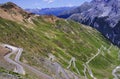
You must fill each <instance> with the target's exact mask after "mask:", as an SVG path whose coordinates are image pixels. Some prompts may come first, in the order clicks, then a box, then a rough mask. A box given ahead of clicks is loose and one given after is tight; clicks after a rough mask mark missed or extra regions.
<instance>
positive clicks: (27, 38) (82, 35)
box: [0, 2, 120, 79]
mask: <svg viewBox="0 0 120 79" xmlns="http://www.w3.org/2000/svg"><path fill="white" fill-rule="evenodd" d="M8 6H12V7H11V8H9V9H6V7H8ZM0 10H1V11H2V13H0V32H1V33H0V43H1V46H0V47H1V48H3V49H4V50H2V49H1V51H0V56H1V59H2V60H0V73H2V74H1V75H0V78H2V79H4V78H7V79H11V78H13V79H113V78H114V77H115V78H118V79H119V77H118V76H119V71H118V69H119V65H120V60H119V51H120V49H119V47H117V46H115V45H114V44H112V43H111V42H110V41H109V40H108V39H106V38H105V37H104V36H103V35H102V34H101V33H100V32H98V31H97V30H96V29H95V28H91V27H89V26H86V25H83V24H80V23H78V22H75V21H73V20H70V19H69V20H68V19H62V18H58V17H55V16H52V15H51V16H48V15H36V14H32V13H29V12H26V11H24V10H23V9H22V8H20V7H18V6H17V5H16V4H14V3H11V2H9V3H6V4H5V5H4V4H3V5H2V8H1V7H0ZM11 12H12V13H11ZM21 12H22V13H23V14H22V13H21ZM13 13H14V14H16V15H13ZM5 14H7V16H9V17H4V16H3V15H5ZM5 16H6V15H5ZM21 17H22V18H21ZM16 19H17V20H16Z"/></svg>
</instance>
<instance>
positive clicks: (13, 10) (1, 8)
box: [0, 2, 30, 22]
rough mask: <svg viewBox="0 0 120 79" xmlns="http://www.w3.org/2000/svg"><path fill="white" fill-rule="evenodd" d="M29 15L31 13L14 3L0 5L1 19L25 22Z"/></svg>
mask: <svg viewBox="0 0 120 79" xmlns="http://www.w3.org/2000/svg"><path fill="white" fill-rule="evenodd" d="M29 15H30V13H28V12H26V11H25V10H23V9H22V8H21V7H19V6H18V5H16V4H15V3H13V2H7V3H4V4H1V5H0V17H2V18H6V19H9V20H13V21H20V22H23V20H24V19H25V18H26V17H28V16H29Z"/></svg>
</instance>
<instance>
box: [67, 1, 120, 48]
mask: <svg viewBox="0 0 120 79" xmlns="http://www.w3.org/2000/svg"><path fill="white" fill-rule="evenodd" d="M88 4H89V5H91V6H88V7H90V8H88V9H86V10H83V11H79V12H77V13H73V14H72V15H71V16H70V17H69V18H68V19H72V20H75V21H78V22H80V23H83V24H86V25H90V26H92V27H94V28H96V29H98V30H99V31H100V32H101V33H102V34H103V35H104V36H105V37H107V38H108V39H109V40H110V41H111V42H113V43H114V44H116V45H118V46H119V47H120V25H119V24H120V0H92V1H91V2H89V3H88ZM88 4H87V5H88ZM83 5H85V4H83ZM83 5H82V6H83ZM78 8H79V9H80V8H82V7H81V6H80V7H78Z"/></svg>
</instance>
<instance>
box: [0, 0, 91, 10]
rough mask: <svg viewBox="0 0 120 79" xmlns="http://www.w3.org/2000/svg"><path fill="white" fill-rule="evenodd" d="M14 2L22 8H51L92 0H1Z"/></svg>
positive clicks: (2, 0) (0, 1) (77, 4)
mask: <svg viewBox="0 0 120 79" xmlns="http://www.w3.org/2000/svg"><path fill="white" fill-rule="evenodd" d="M9 1H10V2H14V3H16V4H17V5H19V6H20V7H22V8H51V7H63V6H79V5H81V4H82V3H83V2H85V1H88V2H89V1H91V0H0V3H5V2H9Z"/></svg>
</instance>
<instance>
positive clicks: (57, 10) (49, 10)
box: [25, 7, 76, 16]
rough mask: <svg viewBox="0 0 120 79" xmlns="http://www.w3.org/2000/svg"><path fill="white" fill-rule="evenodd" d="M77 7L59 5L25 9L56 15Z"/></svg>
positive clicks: (41, 13)
mask: <svg viewBox="0 0 120 79" xmlns="http://www.w3.org/2000/svg"><path fill="white" fill-rule="evenodd" d="M74 8H76V7H58V8H43V9H25V10H26V11H28V12H31V13H35V14H39V15H55V16H58V15H59V14H61V13H63V12H64V11H67V10H72V9H74Z"/></svg>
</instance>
